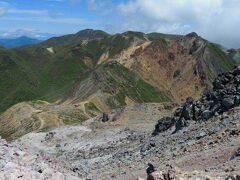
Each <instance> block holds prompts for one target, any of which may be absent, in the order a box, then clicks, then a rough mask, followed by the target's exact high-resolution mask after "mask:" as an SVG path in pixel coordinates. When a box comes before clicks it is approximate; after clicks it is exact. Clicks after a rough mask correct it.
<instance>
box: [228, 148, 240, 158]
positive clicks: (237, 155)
mask: <svg viewBox="0 0 240 180" xmlns="http://www.w3.org/2000/svg"><path fill="white" fill-rule="evenodd" d="M236 157H240V147H239V148H238V149H237V150H236V151H235V152H234V154H233V155H232V156H231V157H230V160H233V159H235V158H236Z"/></svg>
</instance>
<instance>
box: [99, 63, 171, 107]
mask: <svg viewBox="0 0 240 180" xmlns="http://www.w3.org/2000/svg"><path fill="white" fill-rule="evenodd" d="M98 72H100V73H102V74H104V76H105V78H106V82H105V83H107V86H106V88H105V89H104V91H105V92H107V93H110V94H112V96H113V98H112V99H109V103H110V104H111V105H113V106H115V107H116V106H122V105H126V103H125V98H126V97H129V98H130V99H132V100H134V101H135V102H165V101H170V99H169V98H168V97H167V96H165V95H163V94H161V93H160V92H157V91H156V89H155V88H154V87H152V86H151V85H150V84H148V83H146V82H144V81H143V80H142V79H139V77H137V76H136V74H134V73H133V72H131V71H130V70H129V69H127V68H125V67H124V66H122V65H121V64H119V63H117V62H110V63H106V64H103V65H102V66H101V67H99V69H98ZM114 102H115V103H114ZM116 102H117V103H116Z"/></svg>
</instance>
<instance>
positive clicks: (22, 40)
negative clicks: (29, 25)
mask: <svg viewBox="0 0 240 180" xmlns="http://www.w3.org/2000/svg"><path fill="white" fill-rule="evenodd" d="M40 42H41V40H38V39H33V38H30V37H27V36H21V37H18V38H14V39H0V46H2V47H5V48H17V47H22V46H26V45H33V44H37V43H40Z"/></svg>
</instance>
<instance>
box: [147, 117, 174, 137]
mask: <svg viewBox="0 0 240 180" xmlns="http://www.w3.org/2000/svg"><path fill="white" fill-rule="evenodd" d="M173 125H174V119H173V118H171V117H163V118H161V119H159V120H158V122H157V124H156V125H155V130H154V132H153V133H152V135H153V136H155V135H158V134H159V133H161V132H164V131H166V130H168V129H169V128H171V127H172V126H173Z"/></svg>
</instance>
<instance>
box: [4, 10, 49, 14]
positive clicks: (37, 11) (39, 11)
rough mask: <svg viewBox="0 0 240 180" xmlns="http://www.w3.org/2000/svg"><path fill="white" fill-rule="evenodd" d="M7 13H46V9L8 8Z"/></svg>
mask: <svg viewBox="0 0 240 180" xmlns="http://www.w3.org/2000/svg"><path fill="white" fill-rule="evenodd" d="M8 13H11V14H26V15H48V11H47V10H31V9H9V10H8Z"/></svg>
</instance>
